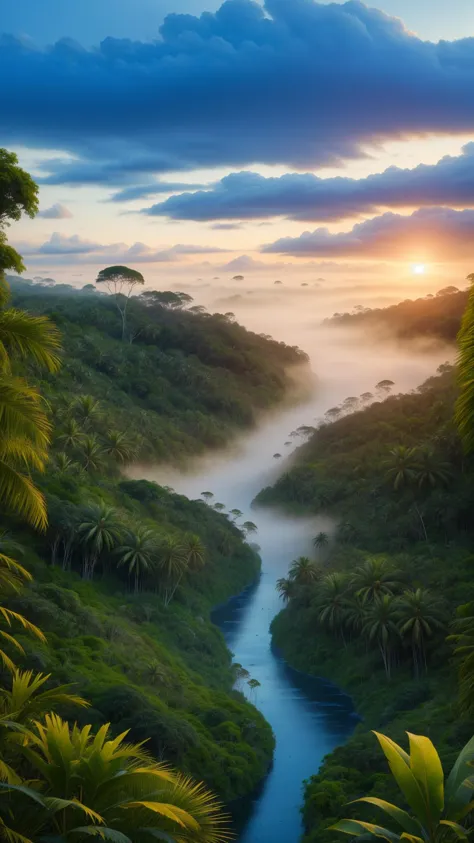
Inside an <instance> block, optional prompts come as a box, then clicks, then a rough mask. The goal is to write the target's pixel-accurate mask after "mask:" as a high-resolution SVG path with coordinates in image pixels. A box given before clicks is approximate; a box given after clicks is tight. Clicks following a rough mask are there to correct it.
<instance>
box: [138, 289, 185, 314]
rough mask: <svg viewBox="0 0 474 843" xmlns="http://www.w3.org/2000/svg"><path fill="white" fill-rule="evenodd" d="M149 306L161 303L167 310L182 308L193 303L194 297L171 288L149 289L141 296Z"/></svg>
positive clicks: (141, 299)
mask: <svg viewBox="0 0 474 843" xmlns="http://www.w3.org/2000/svg"><path fill="white" fill-rule="evenodd" d="M140 301H143V302H144V303H145V304H146V306H147V307H152V306H153V305H159V306H160V307H164V308H166V309H167V310H182V309H183V308H184V307H186V305H188V304H191V303H192V302H193V301H194V299H193V297H192V296H190V295H189V293H179V292H176V293H173V292H172V291H171V290H162V291H160V290H147V291H146V292H145V293H142V294H141V296H140Z"/></svg>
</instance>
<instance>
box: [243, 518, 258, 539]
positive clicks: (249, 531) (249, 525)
mask: <svg viewBox="0 0 474 843" xmlns="http://www.w3.org/2000/svg"><path fill="white" fill-rule="evenodd" d="M242 530H244V532H245V534H246V536H251V535H253V534H254V533H257V532H258V527H257V525H256V524H254V523H253V521H244V523H243V524H242Z"/></svg>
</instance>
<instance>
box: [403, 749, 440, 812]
mask: <svg viewBox="0 0 474 843" xmlns="http://www.w3.org/2000/svg"><path fill="white" fill-rule="evenodd" d="M407 734H408V739H409V741H410V766H411V769H412V772H413V775H414V776H415V778H416V779H417V781H418V783H419V784H420V786H421V788H422V790H423V791H424V793H425V801H426V806H427V810H428V812H429V815H430V818H431V826H432V827H433V826H435V825H437V824H438V823H439V820H440V818H441V813H442V811H443V808H444V774H443V768H442V766H441V761H440V760H439V755H438V753H437V752H436V749H435V747H434V746H433V744H432V743H431V741H430V739H429V738H426V737H424V736H423V735H412V734H411V733H410V732H408V733H407Z"/></svg>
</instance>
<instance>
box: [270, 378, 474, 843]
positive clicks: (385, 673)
mask: <svg viewBox="0 0 474 843" xmlns="http://www.w3.org/2000/svg"><path fill="white" fill-rule="evenodd" d="M456 393H457V390H456V386H455V382H454V371H453V369H452V368H451V367H449V366H448V365H444V366H442V367H440V372H439V373H438V375H437V376H435V377H433V378H430V379H429V380H428V381H427V382H426V383H424V384H422V385H421V386H420V387H419V389H418V390H417V391H415V392H414V393H411V394H407V395H400V396H392V397H388V398H386V399H385V400H384V401H377V402H375V403H373V404H372V405H371V406H368V407H366V408H365V409H363V410H360V411H357V412H354V413H351V414H349V415H346V416H345V417H344V418H340V419H338V420H337V421H335V422H333V423H327V424H324V425H323V426H322V427H321V428H320V429H319V430H318V431H317V432H315V433H314V435H313V436H312V438H311V439H310V440H309V442H308V443H307V444H305V445H304V446H302V447H301V448H300V449H299V450H298V452H297V454H296V462H295V465H294V466H293V467H292V468H291V469H290V470H289V471H288V472H287V473H285V474H284V475H283V476H282V477H281V478H280V479H279V480H278V481H277V483H276V484H275V486H273V487H272V488H268V489H265V490H263V491H262V492H261V493H260V494H259V496H258V498H257V503H258V504H260V505H266V504H272V505H278V506H282V507H284V508H285V509H287V510H290V511H303V512H310V513H317V512H324V513H325V514H329V515H332V516H333V517H334V523H335V530H334V534H333V535H331V536H330V535H328V534H325V533H320V534H319V535H318V536H315V541H314V545H315V547H314V561H313V562H311V561H310V560H304V559H303V560H296V562H295V565H294V567H293V569H292V571H291V572H290V576H289V578H288V580H283V581H281V582H280V583H279V589H280V592H281V594H282V596H283V597H284V599H285V600H286V601H287V607H286V608H285V609H284V610H283V611H282V612H281V613H280V615H279V616H278V617H277V618H276V619H275V621H274V622H273V626H272V632H273V641H274V643H275V645H276V646H277V647H279V648H280V649H281V651H282V652H283V655H284V656H285V657H286V658H287V659H288V661H289V662H290V663H291V664H293V665H294V666H296V667H297V668H299V669H301V670H303V671H307V672H310V673H313V674H316V675H320V676H325V677H327V678H330V679H331V680H332V681H334V682H336V683H337V684H338V685H339V686H340V687H342V688H343V689H344V690H346V691H347V692H348V693H350V694H351V695H352V696H353V698H354V701H355V705H356V708H357V710H358V711H359V712H360V714H361V715H362V717H363V722H362V723H361V724H360V725H359V726H358V728H357V729H356V732H355V734H354V737H353V738H351V739H350V740H349V741H348V743H347V744H346V745H345V746H343V747H341V748H339V749H337V750H336V751H334V752H333V753H331V754H330V755H329V756H328V757H327V758H326V760H325V762H324V764H323V766H322V768H321V770H320V772H319V774H318V775H315V776H314V777H313V778H312V779H311V780H310V781H309V782H308V783H307V786H306V792H305V804H304V822H305V829H306V836H305V841H306V843H313V841H316V840H317V841H324V843H327V841H329V840H332V839H333V834H332V833H331V832H327V831H326V830H325V829H327V827H328V826H330V825H331V824H332V823H333V822H334V821H335V820H336V819H338V818H341V817H346V816H349V817H350V816H354V817H359V816H360V814H361V811H360V806H355V807H354V808H351V807H348V803H349V802H351V801H352V800H353V799H357V798H358V797H359V796H361V795H362V794H363V795H368V796H377V797H381V798H384V799H389V800H390V801H393V800H395V801H397V791H396V788H395V787H394V784H393V782H392V780H391V779H390V778H389V777H388V776H387V775H386V766H385V762H384V759H383V755H382V754H381V753H380V752H379V750H378V748H377V745H376V742H375V740H374V738H373V735H372V734H371V733H370V731H369V730H370V729H378V730H381V731H383V733H384V734H387V735H388V736H389V737H391V738H393V739H394V740H396V741H397V742H399V743H400V742H401V743H402V744H404V741H405V738H404V733H405V731H407V730H408V731H411V732H414V733H415V734H426V735H429V737H430V738H431V739H432V740H433V741H434V742H435V744H436V746H437V748H438V750H439V751H440V754H441V757H442V759H443V760H444V761H446V763H447V767H448V769H449V766H450V764H451V763H452V762H453V760H454V757H455V755H456V752H457V751H459V749H460V748H461V746H462V745H463V744H464V743H465V742H466V741H467V739H468V738H469V737H470V736H471V734H472V708H470V705H467V704H466V697H465V696H464V698H463V697H461V704H460V701H459V699H458V697H457V694H456V693H455V689H456V688H457V684H458V679H457V668H458V665H457V660H454V659H453V643H452V642H451V641H450V640H449V639H448V640H447V636H448V635H449V633H450V632H453V631H454V632H455V631H456V630H457V626H456V625H457V624H458V623H460V622H461V621H458V620H456V619H457V618H458V617H460V616H461V615H462V616H465V617H466V623H471V622H472V614H473V601H474V582H473V579H472V542H473V537H474V522H473V520H472V511H473V507H474V465H473V462H472V457H470V458H468V457H466V456H465V455H464V454H463V449H462V447H461V442H460V440H459V438H458V435H457V432H456V429H455V427H454V423H453V421H452V417H453V409H454V400H455V397H456ZM460 607H463V608H460ZM466 693H468V692H467V690H466ZM463 700H464V701H463ZM378 817H379V815H378V814H377V812H373V811H371V810H370V809H366V810H365V811H364V813H363V818H364V819H366V820H368V821H377V820H378Z"/></svg>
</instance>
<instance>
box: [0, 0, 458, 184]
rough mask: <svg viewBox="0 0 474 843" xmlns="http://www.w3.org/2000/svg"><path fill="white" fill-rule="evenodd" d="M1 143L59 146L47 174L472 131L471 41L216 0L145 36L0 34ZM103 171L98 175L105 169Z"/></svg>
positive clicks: (306, 2)
mask: <svg viewBox="0 0 474 843" xmlns="http://www.w3.org/2000/svg"><path fill="white" fill-rule="evenodd" d="M0 72H1V74H2V78H4V79H7V78H8V85H5V86H4V88H3V91H2V138H3V142H4V143H5V142H8V143H22V144H27V145H28V144H29V145H34V146H37V147H43V148H44V147H49V148H54V149H64V150H65V151H67V152H69V153H73V154H75V155H76V156H79V158H80V160H77V161H72V162H71V161H66V162H58V161H56V163H53V164H51V165H50V168H49V173H50V181H49V183H55V182H54V179H55V178H56V179H57V180H61V179H62V180H63V181H69V183H70V182H71V180H72V178H73V176H74V174H75V177H76V178H77V181H78V182H80V183H84V182H86V181H88V182H94V181H95V182H96V183H103V182H105V183H112V182H111V178H115V179H116V181H115V183H117V179H120V178H123V179H125V180H126V178H127V177H129V176H130V174H134V176H136V174H137V173H140V172H142V173H145V172H165V171H170V170H178V169H181V170H189V169H192V168H193V167H200V166H210V165H212V166H216V165H226V166H242V165H248V164H251V163H261V162H264V163H267V164H272V163H279V164H286V165H291V166H294V167H295V168H299V169H302V168H306V169H308V168H312V167H314V166H316V165H319V164H329V163H331V162H332V163H334V162H337V161H339V160H340V159H341V158H347V157H351V156H358V155H360V154H361V144H364V143H366V142H368V141H380V140H382V139H384V138H393V137H401V136H405V135H409V134H413V133H422V132H444V131H450V132H461V131H467V130H469V129H473V128H474V97H473V95H472V94H473V87H474V40H473V39H463V40H458V41H454V42H440V43H438V44H434V43H431V42H425V41H422V40H420V39H419V38H418V37H416V36H414V35H410V34H409V33H408V32H406V31H405V30H404V29H403V26H402V24H401V23H400V22H399V21H397V20H395V19H393V18H389V17H387V16H386V15H384V14H383V13H382V12H379V11H377V10H374V9H369V8H367V7H366V6H364V5H363V4H362V3H359V2H348V3H345V4H342V5H339V4H329V5H326V4H317V3H315V2H313V1H312V0H266V2H265V3H264V7H263V8H262V7H261V6H260V5H258V4H257V3H254V2H251V0H228V2H225V3H223V5H222V6H221V7H220V9H218V11H217V12H216V13H204V14H202V15H201V16H200V17H196V16H193V15H178V14H172V15H169V16H168V17H167V18H166V20H165V22H164V24H163V26H162V27H161V39H160V40H158V41H155V42H149V43H141V42H133V41H129V40H118V39H112V38H108V39H106V40H105V41H103V42H102V43H101V44H100V46H99V47H97V48H96V49H92V50H88V49H84V48H83V47H81V46H80V45H79V44H77V43H75V42H73V41H70V40H63V41H59V42H57V43H56V44H55V45H54V46H52V47H50V48H47V49H39V48H36V47H34V46H33V45H31V44H30V43H29V42H26V41H21V40H18V39H14V38H12V37H9V36H6V37H4V38H3V40H2V43H1V50H0ZM114 167H115V170H114V172H111V171H112V170H113V169H114Z"/></svg>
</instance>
